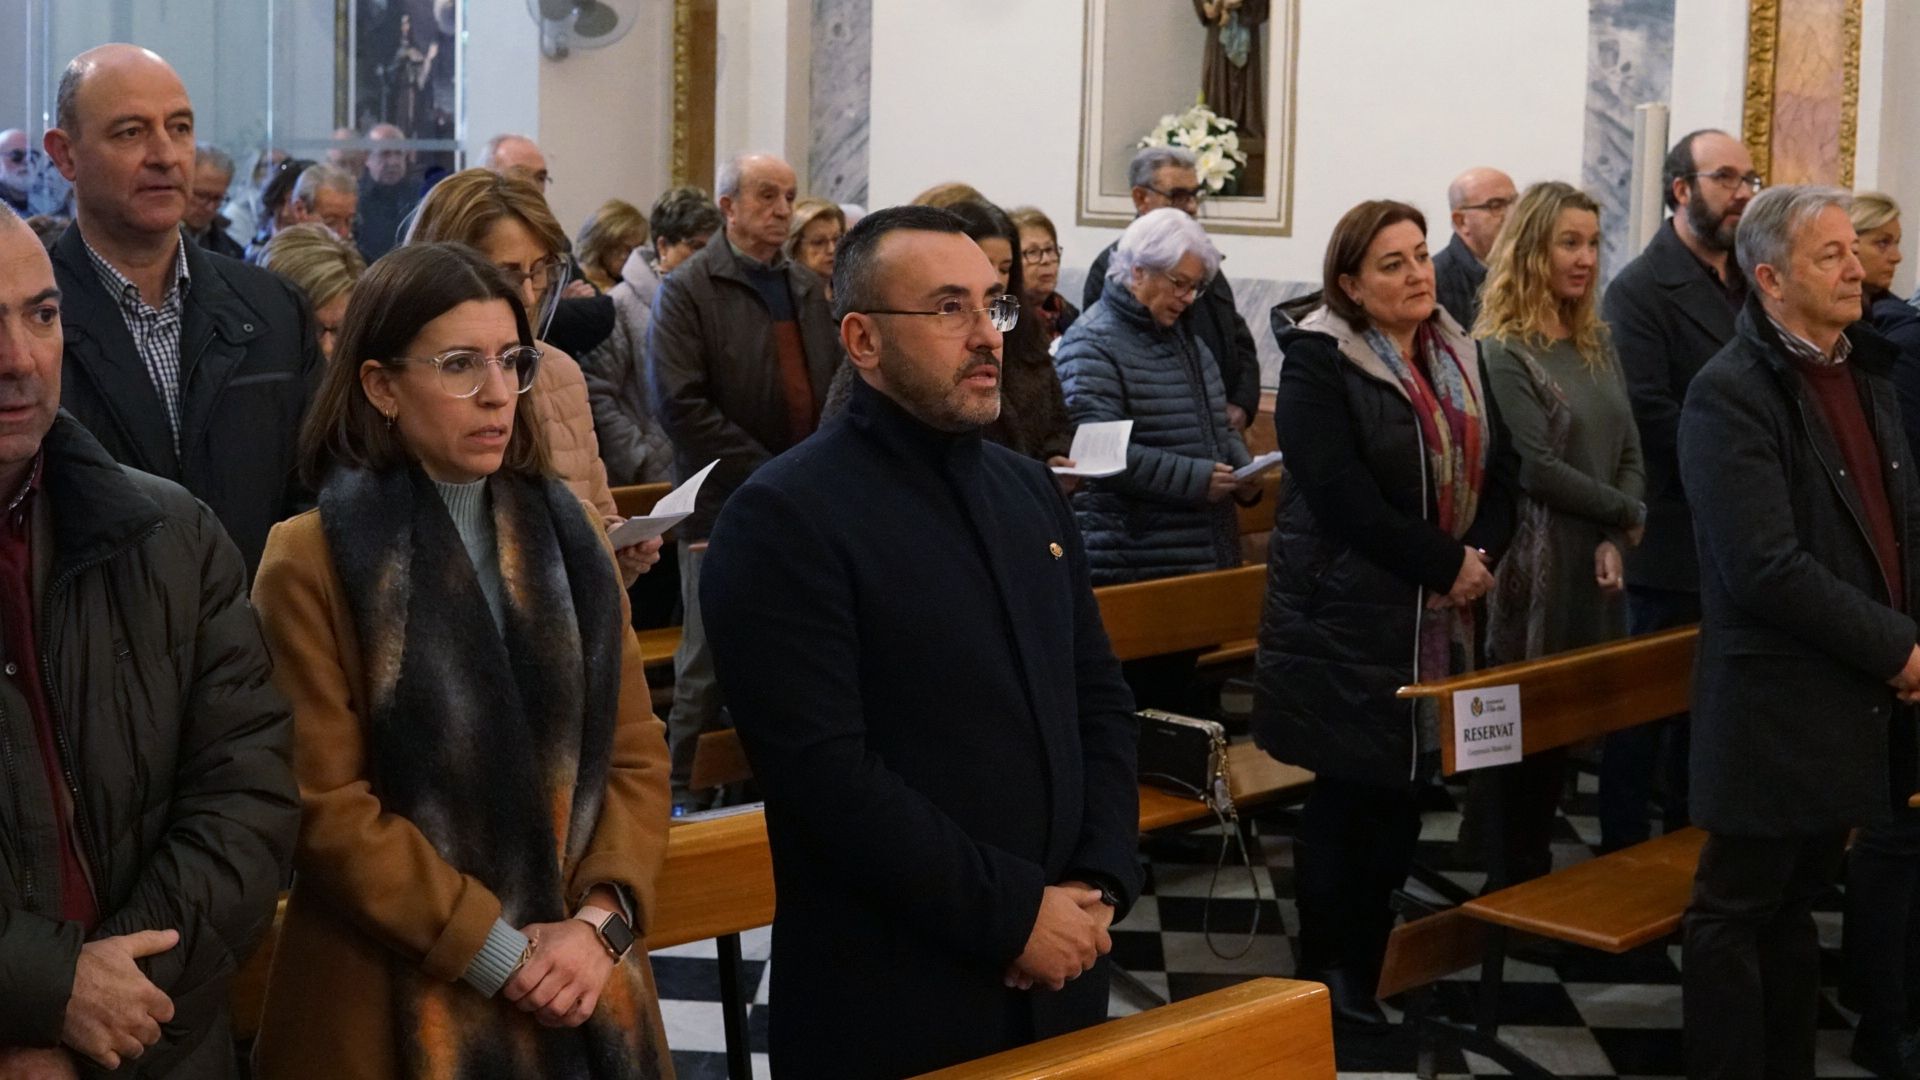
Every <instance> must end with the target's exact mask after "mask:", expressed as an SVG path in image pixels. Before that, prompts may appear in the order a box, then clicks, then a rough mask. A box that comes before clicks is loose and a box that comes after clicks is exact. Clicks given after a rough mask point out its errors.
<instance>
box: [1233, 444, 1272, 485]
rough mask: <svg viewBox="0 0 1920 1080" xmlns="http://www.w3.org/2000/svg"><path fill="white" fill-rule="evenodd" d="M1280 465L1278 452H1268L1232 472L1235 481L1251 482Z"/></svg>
mask: <svg viewBox="0 0 1920 1080" xmlns="http://www.w3.org/2000/svg"><path fill="white" fill-rule="evenodd" d="M1279 464H1280V451H1278V450H1270V451H1268V452H1267V453H1264V454H1261V455H1260V456H1259V457H1256V458H1254V459H1253V460H1252V461H1249V462H1247V463H1246V464H1245V465H1242V466H1240V467H1239V468H1237V469H1235V470H1233V478H1234V479H1235V480H1251V479H1253V478H1254V477H1256V476H1259V475H1260V474H1261V473H1263V472H1266V471H1267V470H1268V469H1271V468H1274V467H1275V466H1277V465H1279Z"/></svg>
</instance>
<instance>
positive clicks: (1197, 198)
mask: <svg viewBox="0 0 1920 1080" xmlns="http://www.w3.org/2000/svg"><path fill="white" fill-rule="evenodd" d="M1140 186H1141V187H1143V188H1146V189H1147V190H1148V191H1151V192H1153V193H1154V194H1155V195H1158V196H1160V197H1161V198H1163V199H1165V200H1167V202H1169V203H1171V204H1173V205H1174V206H1195V207H1197V206H1199V205H1200V204H1201V202H1203V201H1204V200H1205V199H1206V197H1207V189H1206V188H1184V187H1177V188H1174V189H1172V190H1170V191H1169V190H1163V189H1161V188H1157V187H1154V186H1153V185H1152V184H1141V185H1140Z"/></svg>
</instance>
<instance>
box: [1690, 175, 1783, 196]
mask: <svg viewBox="0 0 1920 1080" xmlns="http://www.w3.org/2000/svg"><path fill="white" fill-rule="evenodd" d="M1687 178H1688V179H1690V180H1711V181H1713V182H1714V183H1715V184H1716V185H1718V186H1719V188H1720V189H1721V190H1722V191H1737V190H1739V189H1740V188H1742V187H1745V188H1747V189H1748V190H1750V191H1752V192H1753V193H1754V194H1755V195H1758V194H1760V189H1761V188H1763V187H1766V186H1767V182H1766V181H1765V180H1762V179H1760V174H1759V173H1747V174H1746V175H1744V176H1742V175H1741V174H1739V173H1737V172H1734V171H1733V170H1732V169H1715V170H1713V171H1712V172H1690V173H1688V174H1687Z"/></svg>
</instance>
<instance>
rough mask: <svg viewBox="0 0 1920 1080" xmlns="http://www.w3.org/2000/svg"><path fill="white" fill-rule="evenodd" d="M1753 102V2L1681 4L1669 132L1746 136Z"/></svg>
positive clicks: (1682, 0) (1695, 0) (1685, 0)
mask: <svg viewBox="0 0 1920 1080" xmlns="http://www.w3.org/2000/svg"><path fill="white" fill-rule="evenodd" d="M1746 96H1747V0H1676V2H1675V4H1674V12H1673V99H1672V101H1671V103H1670V108H1671V110H1672V114H1671V119H1670V120H1669V122H1668V125H1667V130H1668V132H1669V133H1670V134H1671V135H1672V137H1673V138H1675V139H1677V138H1679V137H1680V136H1682V135H1685V134H1686V133H1687V132H1689V131H1697V130H1699V129H1700V128H1720V129H1722V130H1725V131H1729V132H1732V133H1733V134H1735V135H1738V134H1739V133H1740V124H1741V119H1742V113H1743V112H1744V111H1745V107H1746Z"/></svg>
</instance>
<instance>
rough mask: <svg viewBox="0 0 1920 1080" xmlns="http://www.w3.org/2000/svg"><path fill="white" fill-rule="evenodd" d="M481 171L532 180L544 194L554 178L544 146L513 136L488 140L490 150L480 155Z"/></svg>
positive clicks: (487, 147) (502, 134)
mask: <svg viewBox="0 0 1920 1080" xmlns="http://www.w3.org/2000/svg"><path fill="white" fill-rule="evenodd" d="M480 167H481V168H483V169H485V170H487V171H488V172H492V173H499V174H500V175H501V176H509V175H512V176H519V177H523V178H525V179H527V180H531V181H533V184H534V186H535V187H538V188H539V189H540V190H541V191H545V190H547V187H548V186H549V185H551V184H552V183H553V174H552V173H549V172H548V171H547V155H545V154H543V153H541V152H540V144H538V143H536V142H534V141H533V140H532V139H529V138H527V137H526V136H525V135H515V134H513V133H512V132H503V133H501V134H499V135H495V136H494V137H493V138H491V139H488V140H487V145H486V149H484V150H482V151H481V153H480Z"/></svg>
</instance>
